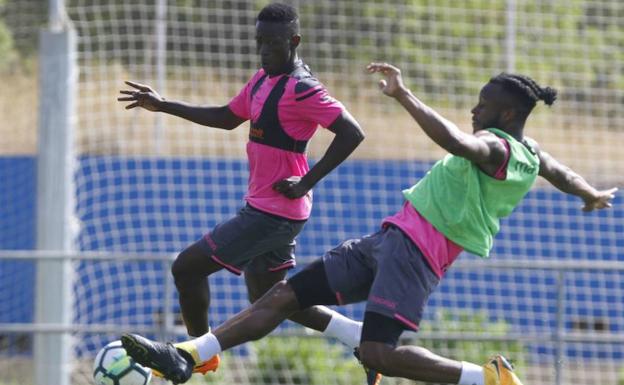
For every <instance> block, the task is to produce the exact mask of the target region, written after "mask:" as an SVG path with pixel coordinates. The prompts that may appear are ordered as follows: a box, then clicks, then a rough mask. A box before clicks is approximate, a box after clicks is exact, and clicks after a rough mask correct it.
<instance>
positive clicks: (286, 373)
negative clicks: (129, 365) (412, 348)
mask: <svg viewBox="0 0 624 385" xmlns="http://www.w3.org/2000/svg"><path fill="white" fill-rule="evenodd" d="M289 3H291V4H293V5H295V6H297V7H298V8H299V11H300V15H301V25H302V36H303V39H302V46H301V49H300V54H301V56H302V58H303V59H304V60H305V61H306V62H307V64H309V65H310V67H311V68H312V71H313V72H314V73H315V74H316V75H317V77H318V78H319V79H320V80H321V81H323V82H324V83H325V85H326V86H327V88H328V89H329V91H330V93H331V94H332V95H333V96H334V97H336V98H337V99H339V100H341V101H342V102H343V103H344V104H345V105H346V106H347V108H348V109H349V110H350V111H351V112H352V114H353V115H354V116H355V117H356V119H357V120H358V121H359V122H360V123H361V125H362V127H363V128H364V130H365V131H366V134H367V139H366V140H365V141H364V143H363V144H362V145H361V146H360V148H358V150H357V151H356V152H355V154H354V155H353V156H352V157H351V158H350V159H349V160H347V161H346V162H345V163H344V164H343V165H341V166H340V167H339V168H338V169H337V170H335V171H334V172H333V173H332V174H331V175H329V176H328V177H327V178H325V179H324V180H323V181H322V182H321V183H320V184H319V185H318V186H317V188H316V189H315V206H314V210H313V213H312V217H311V219H310V220H309V222H308V223H307V225H306V228H305V229H304V231H303V232H302V234H301V235H300V237H299V239H298V246H297V253H298V262H299V267H301V266H303V265H305V264H306V263H308V262H309V261H311V260H312V259H313V258H315V257H319V256H321V255H322V254H323V253H324V252H325V251H326V250H328V249H329V248H331V247H333V246H335V245H336V244H338V243H339V242H341V241H342V240H345V239H348V238H351V237H358V236H361V235H364V234H367V233H371V232H373V231H375V230H376V229H377V227H378V226H379V223H380V220H381V219H382V218H384V217H385V216H387V215H390V214H393V213H394V212H396V210H398V209H399V208H400V206H401V203H402V196H401V193H400V191H401V189H402V188H405V187H408V186H409V185H411V184H413V183H414V182H415V181H416V180H417V179H418V178H419V177H421V176H422V175H423V174H424V173H425V172H426V170H427V169H428V168H429V167H430V165H431V164H432V162H433V161H435V160H437V159H438V158H439V157H440V156H441V155H443V152H442V151H441V150H440V149H439V148H437V147H436V146H435V145H434V144H433V142H432V141H431V140H429V139H428V138H426V137H425V136H424V134H423V133H422V132H421V131H420V129H419V128H418V127H417V125H416V124H415V123H414V122H413V121H412V120H411V119H410V118H409V116H408V115H407V113H406V112H404V111H403V110H402V109H401V108H400V107H399V106H398V105H397V104H396V103H394V102H392V101H391V100H390V99H388V98H385V97H383V96H382V95H381V93H380V92H379V91H378V90H377V85H376V81H377V78H376V77H374V76H369V75H366V74H365V72H364V66H365V65H366V64H367V63H368V62H370V61H373V60H383V61H388V62H391V63H394V64H396V65H398V66H399V67H400V68H401V69H402V70H403V74H404V78H405V81H406V83H407V84H408V86H409V87H410V88H411V89H412V90H413V91H414V93H415V94H416V95H418V96H419V97H420V98H421V99H422V100H423V101H425V102H426V103H429V104H430V105H432V106H433V107H434V108H436V109H437V110H438V111H440V112H441V113H442V114H443V115H445V116H447V117H448V118H450V119H451V120H453V121H455V122H456V123H457V124H458V125H459V126H460V127H462V128H463V129H466V130H469V129H470V118H471V115H470V113H469V110H470V108H471V107H472V105H473V104H474V103H475V102H476V98H477V95H478V92H479V89H480V87H481V86H482V85H483V84H484V83H485V82H487V80H488V79H489V78H490V77H491V76H493V75H495V74H497V73H499V72H501V71H504V70H513V71H516V72H521V73H525V74H527V75H530V76H531V77H533V78H534V79H536V80H537V81H538V82H539V83H541V84H543V85H550V86H553V87H555V88H557V89H558V90H559V100H558V101H557V102H556V103H555V104H554V106H553V107H552V108H551V109H548V108H545V107H543V106H540V107H538V108H536V110H535V111H534V113H533V114H532V116H531V119H530V121H529V122H528V125H527V132H526V134H527V135H529V136H531V137H533V138H535V139H536V140H537V141H538V142H539V143H540V144H541V146H542V148H543V149H545V150H546V151H548V152H550V153H552V154H553V155H554V156H555V157H557V158H558V159H560V160H561V161H562V162H563V163H565V164H567V165H569V166H571V167H572V168H573V169H575V170H577V171H579V172H580V173H581V174H582V175H584V176H585V177H586V178H587V179H588V180H589V181H590V182H591V183H593V184H595V185H597V186H600V187H605V188H606V187H611V186H617V185H618V184H621V183H622V181H623V178H622V175H624V158H623V156H622V155H621V151H620V148H619V147H620V143H623V141H624V131H623V130H622V126H623V123H624V109H623V106H624V93H623V91H622V90H623V89H624V72H623V70H622V63H624V50H622V46H623V45H624V32H623V31H622V25H623V24H624V3H622V2H621V1H619V0H604V1H600V2H596V1H590V0H585V1H582V0H567V1H563V0H556V1H550V2H540V1H512V0H508V1H503V0H476V1H470V2H456V1H450V0H444V1H432V0H412V1H394V0H384V1H368V0H367V1H329V0H319V1H314V2H307V1H289ZM0 4H2V2H1V1H0ZM263 5H264V2H259V1H243V0H228V1H225V0H223V1H208V0H204V1H200V0H157V1H134V2H126V1H117V0H115V1H112V0H111V1H106V2H101V1H91V0H71V1H67V2H66V7H67V13H68V15H69V17H70V18H71V20H72V21H73V23H74V26H75V28H76V29H77V32H78V36H79V68H80V79H79V85H78V95H77V104H78V120H77V125H76V129H77V132H76V135H77V139H76V152H77V154H78V167H77V170H76V174H75V184H76V202H77V206H76V217H77V218H78V219H79V220H80V232H79V237H78V239H77V244H78V249H79V250H82V251H98V252H111V253H114V254H115V255H120V256H123V255H124V253H128V254H131V253H148V254H150V253H151V254H153V255H154V256H159V257H161V258H162V259H163V260H165V261H163V262H159V261H142V262H133V261H93V260H85V261H80V262H78V263H76V277H75V278H76V281H75V282H74V287H75V293H74V294H75V304H74V314H75V317H74V323H75V324H76V325H82V326H84V327H85V328H88V327H92V328H94V331H91V332H89V331H84V330H83V331H81V332H76V333H75V334H74V337H75V338H74V342H75V346H74V351H75V356H76V357H75V363H76V365H75V370H74V375H73V377H72V379H73V383H75V384H83V383H89V381H90V377H91V375H90V372H89V371H90V369H89V368H90V360H92V358H93V357H94V354H95V353H96V352H97V350H98V349H99V348H100V347H102V346H104V345H105V344H106V343H107V342H109V341H112V340H114V339H117V338H118V337H119V333H120V332H123V331H126V330H125V329H128V331H130V330H134V331H143V332H146V333H148V335H150V336H152V337H155V338H166V339H179V338H182V337H184V334H183V333H182V332H181V329H171V328H170V326H171V325H169V324H168V323H167V319H169V320H170V321H171V320H173V323H174V324H178V325H179V315H178V313H177V312H178V310H177V308H178V307H177V299H176V297H175V293H174V289H173V286H172V282H171V277H170V275H169V262H168V261H166V260H167V259H168V258H167V255H170V256H171V257H173V256H174V255H175V253H176V252H178V251H180V250H181V249H182V248H184V247H185V246H186V245H188V244H190V243H191V242H193V241H194V240H196V239H197V238H199V237H200V236H201V235H202V234H203V233H205V232H206V231H208V230H209V229H211V228H212V227H213V226H214V225H215V224H217V223H219V222H221V221H223V220H225V219H228V218H230V217H231V216H233V215H234V214H235V212H236V211H237V209H238V208H239V207H241V205H242V204H243V201H242V197H243V195H244V193H245V190H246V182H247V165H246V159H245V142H246V138H247V124H244V125H243V126H241V127H239V128H238V129H236V130H234V131H222V130H217V129H213V128H208V127H201V126H198V125H195V124H193V123H190V122H187V121H184V120H181V119H178V118H174V117H170V116H165V115H159V114H154V113H150V112H147V111H145V110H141V111H138V110H132V111H126V110H124V109H123V105H122V104H120V103H118V102H117V101H116V98H117V96H118V91H119V90H120V89H122V88H124V84H123V81H124V80H136V81H139V82H142V83H147V84H150V85H152V86H153V87H154V88H155V89H157V90H158V91H159V92H160V93H161V94H162V95H163V96H165V97H166V98H168V99H180V100H185V101H188V102H192V103H196V104H211V105H223V104H226V103H227V102H228V101H229V100H230V98H231V97H232V96H234V95H235V94H236V93H237V92H238V91H239V90H240V88H241V87H242V86H243V85H244V84H245V82H246V81H247V80H248V79H249V78H250V77H251V76H252V74H253V73H254V71H255V70H256V68H257V65H258V64H257V63H258V60H257V56H256V54H255V40H254V33H255V31H254V20H255V17H256V15H257V12H258V10H259V9H260V8H261V7H262V6H263ZM45 8H46V2H45V1H37V0H25V1H24V0H20V1H17V0H5V2H4V5H0V17H1V18H0V27H2V25H4V26H6V27H7V28H6V30H7V31H9V32H10V33H11V35H12V39H13V43H14V47H15V48H14V49H13V50H12V51H11V52H12V53H11V55H12V57H13V59H12V61H11V62H10V64H8V65H5V66H4V67H2V68H0V69H1V71H0V73H1V74H2V77H3V79H4V81H3V84H5V85H6V86H5V87H4V89H3V91H2V93H1V95H0V108H1V111H2V116H3V119H2V122H1V123H0V177H1V178H0V180H2V181H3V182H2V184H1V185H0V214H1V215H0V249H4V250H7V249H32V248H34V237H35V234H34V223H35V222H34V216H35V209H34V202H35V200H36V193H35V187H36V186H35V184H34V176H35V161H34V160H35V155H36V129H37V126H36V114H35V113H33V111H36V108H35V106H36V105H37V93H36V89H37V84H38V83H37V76H36V73H37V60H36V36H37V31H38V28H39V26H41V25H43V21H44V20H45V17H46V16H45ZM1 31H2V30H1V29H0V49H2V47H3V46H2V44H1V42H2V38H1V36H2V34H1ZM7 52H9V51H7ZM2 55H3V52H0V57H3V56H2ZM6 57H8V54H7V55H6ZM2 63H3V62H2V60H1V59H0V65H2ZM331 139H332V135H331V134H330V133H328V132H326V131H324V130H319V132H318V133H317V134H316V136H315V139H313V140H312V142H311V148H310V154H309V155H310V158H311V159H318V158H319V157H320V156H321V155H322V154H323V153H324V151H325V149H326V147H327V145H328V143H329V141H330V140H331ZM5 181H6V182H5ZM622 203H623V202H622V199H621V198H617V199H616V201H615V202H614V207H613V209H612V210H609V211H605V212H601V213H593V214H588V215H586V214H582V213H581V211H580V206H581V202H580V201H579V200H577V199H576V198H573V197H569V196H566V195H564V194H562V193H560V192H557V191H555V190H554V189H553V188H552V187H550V186H547V185H546V184H545V183H544V182H543V181H542V182H540V183H539V184H538V186H536V188H535V189H534V191H533V192H531V193H530V194H529V195H528V197H527V198H526V199H525V201H524V202H523V203H522V205H521V206H520V207H519V208H518V209H517V210H516V212H515V213H514V214H512V216H511V217H510V218H509V219H506V220H504V221H503V223H502V231H501V233H500V235H499V236H498V237H497V241H496V244H495V249H494V251H493V260H492V261H486V263H481V262H479V261H478V260H477V258H475V257H473V256H470V255H463V256H462V257H461V258H460V261H461V265H459V266H457V267H455V268H454V269H452V270H451V271H450V272H449V273H448V275H447V277H446V278H445V279H444V280H443V281H442V283H441V285H440V287H439V289H438V291H437V292H436V293H435V294H434V295H433V297H432V298H431V300H430V303H429V305H428V308H427V311H426V314H425V320H424V321H423V323H422V333H420V335H419V336H417V337H418V338H420V339H418V340H416V341H415V342H416V343H420V344H424V345H425V346H428V347H430V348H431V349H432V350H434V351H435V352H437V353H439V354H442V355H447V356H450V357H453V358H457V359H461V360H466V361H475V362H480V361H482V360H483V359H485V357H486V356H487V355H489V354H491V353H495V352H502V353H508V354H509V355H510V356H512V358H514V359H515V361H516V363H517V366H518V368H519V372H520V375H521V377H522V378H523V379H526V383H529V384H552V383H555V382H557V381H559V383H561V384H586V383H590V382H591V383H594V382H597V383H601V384H612V385H615V384H620V383H621V382H622V381H624V372H621V371H620V369H619V368H621V367H622V362H623V361H624V348H622V346H624V344H623V341H622V335H623V333H624V332H623V331H624V304H623V302H622V298H623V297H624V284H623V282H624V276H623V275H624V273H623V271H622V270H621V269H620V270H613V269H614V267H613V266H612V265H607V264H605V265H604V266H602V265H600V263H602V262H605V261H606V262H609V261H610V262H616V261H620V262H621V261H624V252H623V251H622V250H624V235H623V234H624V225H623V223H624V222H623V221H622V218H623V217H624V209H623V208H622ZM514 260H523V261H530V262H528V263H524V264H522V263H520V264H512V262H513V261H514ZM556 261H564V262H565V263H568V264H569V265H563V264H559V265H558V266H557V264H555V263H554V262H556ZM551 262H553V263H552V264H548V263H551ZM575 262H582V263H588V264H589V265H588V264H585V265H582V268H574V265H573V263H575ZM497 263H500V264H501V265H499V266H498V267H493V266H495V265H496V264H497ZM506 263H507V264H506ZM540 263H544V265H540ZM505 264H506V265H505ZM565 266H567V267H568V268H569V269H568V270H563V269H562V268H563V267H565ZM557 267H559V268H557ZM33 272H34V265H33V264H32V263H31V262H22V261H15V260H10V259H0V324H7V323H8V324H11V323H31V322H33V310H32V308H33V307H34V304H33V295H34V294H33V289H32V287H33V286H34V284H35V282H33V279H34V278H33V277H34V273H33ZM211 288H212V307H211V313H210V315H211V323H212V324H213V326H215V325H218V324H219V323H221V322H222V321H224V320H225V319H226V318H228V317H229V316H231V315H232V314H234V313H235V312H236V311H238V310H240V309H242V308H243V307H244V306H246V304H247V297H246V291H245V287H244V283H243V280H242V279H241V278H238V277H235V276H233V275H231V274H229V273H219V274H217V275H215V276H213V277H212V278H211ZM345 312H346V313H347V314H349V315H351V316H353V317H355V318H361V316H362V307H361V306H351V307H348V308H346V310H345ZM168 317H169V318H168ZM111 325H117V327H118V328H123V329H124V330H114V329H113V330H111V329H110V327H111ZM98 328H99V329H98ZM107 328H108V329H107ZM83 329H84V328H83ZM95 329H97V330H99V331H95ZM1 330H2V329H0V384H1V385H5V383H6V384H9V383H31V382H32V374H31V373H30V371H29V370H28V369H27V368H28V365H27V364H26V365H24V367H25V368H26V369H24V370H21V369H20V370H21V372H19V373H17V372H13V371H11V372H10V371H9V370H8V368H9V367H13V368H19V366H16V364H15V363H16V362H25V363H28V360H29V359H30V358H31V357H32V356H31V353H32V351H31V347H30V342H29V341H30V336H31V335H30V334H29V333H13V332H11V333H3V332H2V331H1ZM106 331H108V332H106ZM317 337H318V336H317V335H316V334H312V335H309V334H308V333H307V332H305V331H304V330H303V329H300V328H298V327H288V328H283V329H280V330H279V332H278V333H277V334H276V335H275V336H273V337H271V338H269V339H268V340H266V341H263V342H259V343H256V344H254V345H252V347H248V348H244V349H239V350H236V351H234V353H232V354H228V355H226V357H225V359H224V366H223V368H222V369H221V370H220V371H219V373H218V374H217V376H216V378H215V379H214V381H216V382H233V383H234V382H235V383H250V384H326V383H330V382H336V383H340V384H343V383H344V384H346V383H352V382H353V381H358V382H360V383H363V382H364V377H363V374H362V373H363V372H361V371H360V369H359V368H358V367H357V365H356V363H355V361H354V359H353V358H352V357H351V356H350V354H349V352H347V351H346V350H345V349H342V348H341V347H340V346H339V345H336V344H334V343H333V341H330V342H329V343H328V342H326V341H325V340H323V339H321V338H317ZM412 342H414V341H412ZM82 363H85V364H84V365H83V364H82ZM18 371H19V370H18ZM354 379H357V380H354ZM155 381H158V380H155ZM208 381H213V380H212V379H209V380H208ZM387 381H388V382H387V383H392V381H391V380H389V379H387Z"/></svg>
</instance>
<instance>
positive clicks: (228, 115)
mask: <svg viewBox="0 0 624 385" xmlns="http://www.w3.org/2000/svg"><path fill="white" fill-rule="evenodd" d="M125 83H126V84H127V85H129V86H131V87H133V88H134V90H122V91H119V92H120V93H121V94H124V95H128V96H122V97H119V98H117V100H118V101H120V102H132V103H130V104H128V105H127V106H126V109H127V110H129V109H132V108H135V107H142V108H145V109H146V110H148V111H160V112H164V113H167V114H171V115H175V116H178V117H180V118H183V119H186V120H190V121H191V122H194V123H197V124H201V125H203V126H210V127H215V128H222V129H225V130H231V129H234V128H236V127H238V126H239V125H240V124H241V123H243V122H244V121H245V119H242V118H240V117H238V116H237V115H235V114H234V113H233V112H232V111H231V110H230V108H229V107H228V106H219V107H204V106H194V105H191V104H188V103H185V102H178V101H172V100H166V99H165V98H163V97H162V96H160V95H159V94H158V92H156V91H154V89H152V88H151V87H150V86H148V85H144V84H140V83H135V82H131V81H126V82H125Z"/></svg>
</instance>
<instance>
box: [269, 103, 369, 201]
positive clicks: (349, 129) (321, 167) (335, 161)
mask: <svg viewBox="0 0 624 385" xmlns="http://www.w3.org/2000/svg"><path fill="white" fill-rule="evenodd" d="M328 129H329V130H330V131H331V132H333V133H334V134H336V136H335V137H334V140H333V141H332V142H331V144H330V145H329V147H328V148H327V152H325V155H323V157H322V158H321V159H320V160H319V161H318V162H317V163H316V164H315V165H314V166H313V167H312V168H311V169H310V171H308V173H307V174H306V175H304V176H303V177H301V178H299V177H290V178H288V179H284V180H281V181H279V182H276V183H275V184H274V185H273V188H274V189H275V190H276V191H279V192H280V193H282V194H283V195H284V196H286V197H288V198H290V199H295V198H301V197H302V196H304V195H305V194H307V193H308V191H310V189H312V187H314V185H316V184H317V183H318V181H320V180H321V179H323V177H325V175H327V174H329V173H330V172H331V171H332V170H333V169H335V168H336V167H337V166H338V165H339V164H340V163H342V162H343V161H344V160H345V159H347V157H348V156H349V155H350V154H351V153H352V152H353V150H355V148H356V147H357V146H358V145H359V144H360V143H361V142H362V140H364V132H363V131H362V129H361V128H360V126H359V124H358V123H357V121H356V120H355V119H354V118H353V116H351V114H349V113H348V112H347V111H343V112H342V114H341V115H340V116H338V118H336V120H335V121H334V122H333V123H332V124H331V125H330V126H329V127H328Z"/></svg>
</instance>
